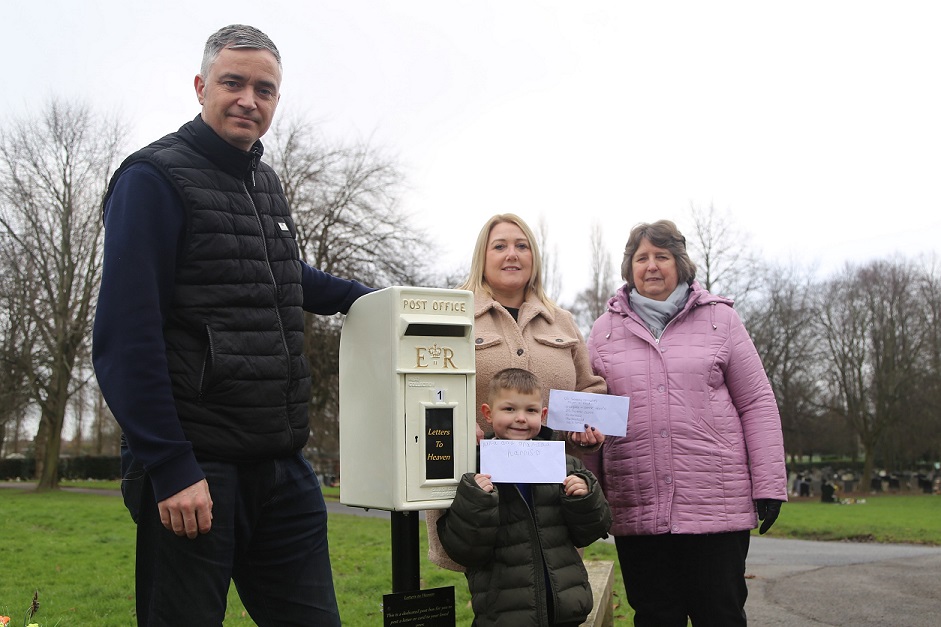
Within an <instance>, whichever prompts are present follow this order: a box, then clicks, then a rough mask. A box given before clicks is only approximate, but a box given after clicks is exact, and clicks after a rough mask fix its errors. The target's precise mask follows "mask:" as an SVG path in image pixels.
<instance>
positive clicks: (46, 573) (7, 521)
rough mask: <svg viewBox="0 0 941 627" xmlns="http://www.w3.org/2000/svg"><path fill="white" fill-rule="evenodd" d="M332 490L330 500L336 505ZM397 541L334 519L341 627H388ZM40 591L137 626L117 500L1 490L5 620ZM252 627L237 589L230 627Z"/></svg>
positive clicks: (935, 532) (802, 513)
mask: <svg viewBox="0 0 941 627" xmlns="http://www.w3.org/2000/svg"><path fill="white" fill-rule="evenodd" d="M96 483H97V482H96ZM69 485H72V484H69ZM79 487H101V486H100V485H95V486H87V485H81V486H79ZM115 487H117V483H116V482H114V484H113V485H110V486H109V488H111V489H113V488H115ZM329 490H330V489H328V490H327V496H328V498H336V494H334V493H332V492H330V491H329ZM939 519H941V497H938V496H931V495H912V496H878V497H872V498H867V499H866V502H865V503H861V504H854V505H834V504H823V503H819V502H812V501H797V502H792V503H788V504H786V505H785V506H784V509H783V511H782V514H781V517H780V518H779V519H778V522H777V523H776V524H775V526H774V528H773V529H772V531H771V533H770V535H771V536H773V537H792V538H803V539H826V540H845V539H856V540H859V539H866V540H875V541H883V542H904V543H918V544H932V545H941V526H939V525H937V523H936V521H937V520H939ZM419 528H420V534H421V538H420V539H421V549H420V550H421V570H422V587H423V588H437V587H446V586H453V587H454V590H455V604H456V611H457V624H458V625H467V624H470V621H471V611H470V607H469V600H470V597H469V594H468V592H467V585H466V582H465V580H464V577H463V575H461V574H459V573H453V572H450V571H446V570H443V569H440V568H437V567H435V566H433V565H431V564H429V563H428V561H427V560H426V559H425V555H426V554H427V545H426V539H425V529H424V525H419ZM390 541H391V531H390V524H389V520H388V518H365V517H360V516H355V515H331V517H330V553H331V556H332V560H333V569H334V583H335V586H336V590H337V597H338V600H339V603H340V610H341V613H342V615H343V623H344V625H349V626H352V627H358V626H364V627H366V626H370V627H371V626H373V625H379V624H381V622H382V607H381V604H382V595H384V594H388V593H390V592H391V588H392V585H391V579H392V576H391V572H392V563H391V559H392V558H391V551H390ZM586 559H603V560H610V561H613V562H615V576H616V581H615V583H614V594H615V600H614V602H615V606H616V607H615V617H616V622H618V623H622V622H623V623H627V622H628V621H629V617H630V616H631V612H630V609H629V608H628V606H627V603H626V600H625V599H624V596H623V590H624V587H623V583H622V582H621V578H620V569H619V568H618V567H617V556H616V553H615V550H614V546H613V545H610V544H605V543H595V544H594V545H592V546H590V547H588V550H587V551H586ZM35 589H38V590H39V600H40V604H41V607H40V611H39V614H38V615H37V616H36V620H38V622H39V623H40V624H41V625H42V626H43V627H51V626H53V625H59V626H60V627H72V626H74V625H95V626H96V627H111V626H114V627H126V626H127V625H132V624H134V622H135V621H134V525H133V523H132V522H131V520H130V517H129V516H128V514H127V512H126V510H125V509H124V505H123V503H122V501H121V499H120V498H115V497H114V496H107V495H100V494H85V493H75V492H68V491H57V492H47V493H36V492H33V491H29V490H19V489H0V615H7V616H11V617H12V618H13V620H12V621H11V625H14V626H16V627H19V625H20V624H22V620H23V616H24V615H25V612H26V608H27V607H28V606H29V603H30V601H31V600H32V596H33V591H34V590H35ZM181 620H182V619H181ZM181 624H182V623H181ZM253 624H254V623H253V622H252V620H251V619H250V618H248V616H247V615H246V614H245V611H244V609H243V607H242V605H241V602H240V601H239V599H238V595H236V594H235V592H234V590H231V591H230V594H229V607H228V611H227V615H226V625H246V626H250V625H253Z"/></svg>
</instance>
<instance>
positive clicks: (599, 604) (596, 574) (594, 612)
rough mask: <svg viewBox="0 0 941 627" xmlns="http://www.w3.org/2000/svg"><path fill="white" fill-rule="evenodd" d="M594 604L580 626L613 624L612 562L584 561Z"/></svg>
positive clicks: (608, 626) (608, 625) (592, 626)
mask: <svg viewBox="0 0 941 627" xmlns="http://www.w3.org/2000/svg"><path fill="white" fill-rule="evenodd" d="M585 568H586V569H587V570H588V582H589V583H590V584H591V595H592V597H593V598H594V605H593V607H592V608H591V614H589V615H588V618H587V619H586V620H585V622H584V623H582V627H612V626H613V625H614V598H613V596H612V594H613V591H614V562H610V561H606V560H589V561H586V562H585Z"/></svg>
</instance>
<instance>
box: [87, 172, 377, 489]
mask: <svg viewBox="0 0 941 627" xmlns="http://www.w3.org/2000/svg"><path fill="white" fill-rule="evenodd" d="M104 219H105V244H104V266H103V273H102V280H101V291H100V293H99V296H98V310H97V312H96V315H95V327H94V335H93V360H94V365H95V372H96V374H97V377H98V382H99V385H100V387H101V391H102V393H103V394H104V397H105V399H106V400H107V402H108V406H109V407H110V409H111V411H112V413H113V414H114V416H115V418H116V419H117V421H118V423H119V424H120V425H121V429H122V430H123V432H124V436H125V438H126V440H127V444H128V448H129V449H130V452H131V454H132V455H133V456H134V458H135V459H136V460H137V461H138V462H140V463H141V464H143V467H144V468H145V470H146V471H147V473H148V475H149V476H150V479H151V482H152V485H153V490H154V496H155V497H156V499H157V501H161V500H163V499H166V498H168V497H170V496H172V495H174V494H176V493H177V492H179V491H180V490H182V489H184V488H186V487H188V486H190V485H192V484H194V483H196V482H198V481H200V480H202V479H203V478H205V475H204V473H203V472H202V470H201V469H200V467H199V464H198V463H197V460H196V457H195V455H194V454H193V447H192V445H191V444H190V443H189V442H188V441H187V439H186V437H185V436H184V434H183V428H182V427H181V425H180V421H179V418H178V416H177V411H176V406H175V403H174V400H173V393H172V388H171V383H170V374H169V369H168V366H167V358H166V346H165V343H164V338H163V326H164V321H165V319H166V317H167V313H168V311H169V308H170V304H171V302H170V301H171V299H172V296H173V291H174V278H175V273H176V260H177V256H178V253H179V250H180V246H181V245H182V240H183V229H184V221H185V220H184V208H183V205H182V200H181V199H180V197H179V196H178V194H177V193H176V191H175V190H174V188H173V187H172V186H171V184H170V183H169V181H167V180H166V179H165V178H164V176H163V175H162V174H161V173H160V172H159V171H158V170H157V169H156V168H155V167H154V166H152V165H150V164H147V163H137V164H134V165H132V166H131V167H129V168H128V169H127V170H125V172H124V173H123V174H122V175H121V176H120V178H119V179H118V181H117V182H116V184H115V187H114V191H113V193H112V194H111V196H110V198H109V199H108V203H107V205H106V206H105V214H104ZM301 283H302V286H303V290H304V300H303V308H304V310H305V311H309V312H311V313H317V314H334V313H346V312H347V311H348V310H349V308H350V306H351V305H352V304H353V301H355V300H356V299H357V298H359V297H360V296H362V295H363V294H366V293H368V292H369V291H371V289H370V288H368V287H366V286H364V285H362V284H360V283H358V282H356V281H350V280H346V279H340V278H338V277H334V276H332V275H330V274H327V273H326V272H322V271H320V270H318V269H316V268H312V267H310V266H309V265H307V264H305V263H302V277H301Z"/></svg>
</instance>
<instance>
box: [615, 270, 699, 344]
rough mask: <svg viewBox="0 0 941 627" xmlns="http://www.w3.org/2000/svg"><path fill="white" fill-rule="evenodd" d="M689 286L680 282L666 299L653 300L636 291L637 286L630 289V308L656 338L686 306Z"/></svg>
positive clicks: (658, 337)
mask: <svg viewBox="0 0 941 627" xmlns="http://www.w3.org/2000/svg"><path fill="white" fill-rule="evenodd" d="M689 291H690V287H689V285H687V284H686V283H680V284H679V285H677V286H676V289H675V290H673V293H672V294H670V295H669V296H667V299H666V300H653V299H652V298H647V297H646V296H641V295H640V294H638V293H637V288H634V289H632V290H631V293H630V300H631V309H633V310H634V312H635V313H636V314H637V315H638V316H640V319H641V320H643V321H644V324H646V325H647V328H648V329H650V332H651V333H653V336H654V337H655V338H657V339H660V334H661V333H663V329H665V328H666V326H667V324H668V323H669V322H670V320H672V319H673V317H674V316H675V315H676V314H678V313H680V311H682V310H683V307H685V306H686V300H687V299H688V298H689Z"/></svg>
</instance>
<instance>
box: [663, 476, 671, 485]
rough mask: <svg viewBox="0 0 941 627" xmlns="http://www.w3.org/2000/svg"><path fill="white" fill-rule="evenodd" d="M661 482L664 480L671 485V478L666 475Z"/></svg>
mask: <svg viewBox="0 0 941 627" xmlns="http://www.w3.org/2000/svg"><path fill="white" fill-rule="evenodd" d="M663 480H664V481H665V482H666V483H667V484H668V485H669V484H671V483H673V477H671V476H670V475H667V476H666V477H665V478H664V479H663Z"/></svg>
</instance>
